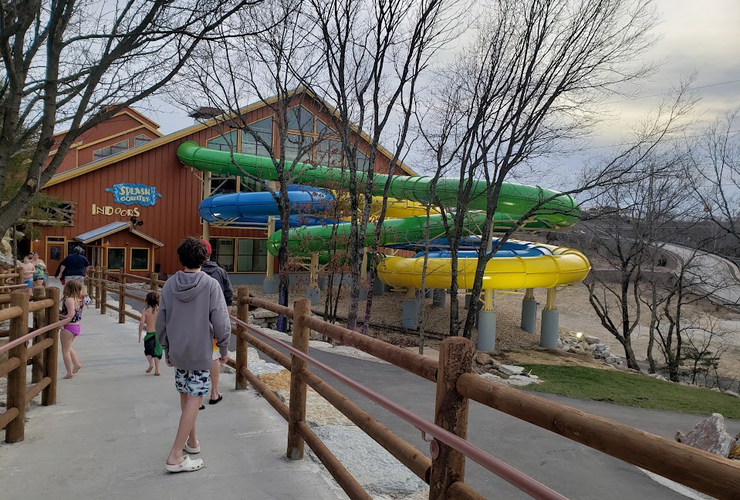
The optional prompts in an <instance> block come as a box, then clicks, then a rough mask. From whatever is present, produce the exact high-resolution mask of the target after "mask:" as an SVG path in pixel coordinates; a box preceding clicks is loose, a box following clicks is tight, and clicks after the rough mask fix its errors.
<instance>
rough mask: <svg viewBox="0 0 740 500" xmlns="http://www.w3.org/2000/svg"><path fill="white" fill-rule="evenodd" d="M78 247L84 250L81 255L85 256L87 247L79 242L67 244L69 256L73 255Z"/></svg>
mask: <svg viewBox="0 0 740 500" xmlns="http://www.w3.org/2000/svg"><path fill="white" fill-rule="evenodd" d="M77 247H80V248H81V249H82V250H83V252H82V254H81V255H85V252H84V250H85V245H83V244H82V243H79V242H77V241H69V242H67V255H72V254H73V253H74V252H75V248H77Z"/></svg>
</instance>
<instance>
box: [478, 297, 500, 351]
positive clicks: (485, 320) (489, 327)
mask: <svg viewBox="0 0 740 500" xmlns="http://www.w3.org/2000/svg"><path fill="white" fill-rule="evenodd" d="M494 298H495V292H494V291H493V290H483V307H482V308H481V310H480V311H479V312H478V346H477V347H478V350H479V351H493V350H494V349H495V348H496V311H495V308H494Z"/></svg>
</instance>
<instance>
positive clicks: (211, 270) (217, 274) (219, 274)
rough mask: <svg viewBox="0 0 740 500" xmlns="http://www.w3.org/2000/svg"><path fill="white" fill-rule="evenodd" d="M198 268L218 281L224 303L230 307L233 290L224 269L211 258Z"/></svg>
mask: <svg viewBox="0 0 740 500" xmlns="http://www.w3.org/2000/svg"><path fill="white" fill-rule="evenodd" d="M200 270H201V271H203V272H204V273H206V274H207V275H208V276H210V277H211V278H213V279H215V280H216V281H218V284H219V285H221V290H223V291H224V299H226V305H227V306H229V307H231V305H232V303H233V300H234V290H233V289H232V288H231V282H230V281H229V275H228V274H227V273H226V270H225V269H224V268H222V267H219V265H218V264H216V263H215V262H213V261H212V260H207V261H205V262H204V263H203V267H201V268H200Z"/></svg>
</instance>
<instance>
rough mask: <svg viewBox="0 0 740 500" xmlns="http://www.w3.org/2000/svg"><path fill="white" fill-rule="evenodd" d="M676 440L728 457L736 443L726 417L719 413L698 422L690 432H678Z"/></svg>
mask: <svg viewBox="0 0 740 500" xmlns="http://www.w3.org/2000/svg"><path fill="white" fill-rule="evenodd" d="M676 441H678V442H679V443H683V444H686V445H689V446H693V447H694V448H699V449H700V450H704V451H708V452H709V453H714V454H715V455H719V456H720V457H728V456H729V454H730V450H732V449H733V447H734V445H735V438H734V437H733V436H731V435H730V434H728V433H727V427H726V426H725V419H724V417H723V416H722V415H721V414H719V413H713V414H712V416H711V417H709V418H706V419H704V420H702V421H701V422H699V423H698V424H696V425H695V426H694V428H693V429H691V432H689V433H688V434H685V435H684V434H683V433H682V432H681V431H678V432H676Z"/></svg>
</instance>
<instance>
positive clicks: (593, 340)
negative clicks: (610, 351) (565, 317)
mask: <svg viewBox="0 0 740 500" xmlns="http://www.w3.org/2000/svg"><path fill="white" fill-rule="evenodd" d="M583 340H585V341H586V342H587V343H588V344H601V339H600V338H599V337H594V336H593V335H585V336H584V337H583Z"/></svg>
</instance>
